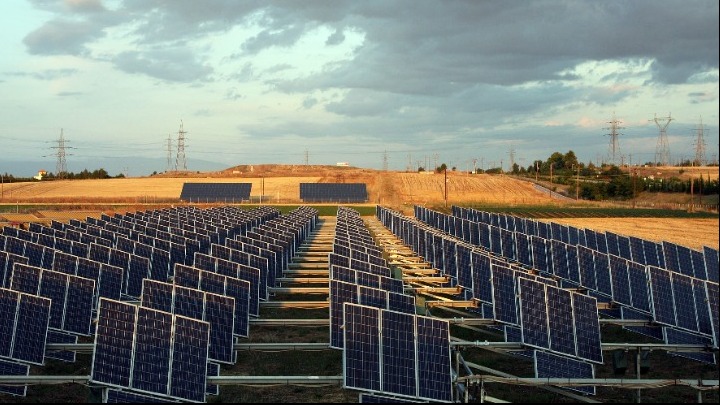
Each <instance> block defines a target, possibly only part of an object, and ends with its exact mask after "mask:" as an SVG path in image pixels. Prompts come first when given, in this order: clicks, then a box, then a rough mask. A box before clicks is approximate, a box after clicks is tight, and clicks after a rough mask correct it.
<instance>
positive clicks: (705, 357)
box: [663, 328, 716, 364]
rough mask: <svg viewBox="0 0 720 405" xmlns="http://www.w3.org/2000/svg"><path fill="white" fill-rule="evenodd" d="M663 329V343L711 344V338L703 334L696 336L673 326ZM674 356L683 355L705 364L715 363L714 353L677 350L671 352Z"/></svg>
mask: <svg viewBox="0 0 720 405" xmlns="http://www.w3.org/2000/svg"><path fill="white" fill-rule="evenodd" d="M663 329H664V331H665V343H667V344H690V345H705V346H710V345H712V339H710V338H708V337H705V336H698V335H696V334H693V333H689V332H685V331H682V330H678V329H673V328H663ZM672 354H673V355H675V356H681V357H685V358H688V359H691V360H695V361H699V362H702V363H707V364H716V359H715V354H714V353H690V352H677V353H672Z"/></svg>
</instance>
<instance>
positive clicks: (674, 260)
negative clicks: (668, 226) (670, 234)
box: [662, 241, 681, 273]
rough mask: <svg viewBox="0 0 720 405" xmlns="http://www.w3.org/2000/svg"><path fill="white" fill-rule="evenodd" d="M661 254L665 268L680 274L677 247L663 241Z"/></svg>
mask: <svg viewBox="0 0 720 405" xmlns="http://www.w3.org/2000/svg"><path fill="white" fill-rule="evenodd" d="M662 252H663V256H664V257H665V268H666V269H668V270H672V271H674V272H677V273H681V270H680V262H679V261H678V252H677V245H676V244H674V243H671V242H668V241H663V242H662Z"/></svg>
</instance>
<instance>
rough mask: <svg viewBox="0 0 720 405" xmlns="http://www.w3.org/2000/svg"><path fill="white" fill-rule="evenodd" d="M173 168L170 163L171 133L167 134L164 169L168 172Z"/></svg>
mask: <svg viewBox="0 0 720 405" xmlns="http://www.w3.org/2000/svg"><path fill="white" fill-rule="evenodd" d="M172 169H173V165H172V135H171V134H168V139H167V165H166V166H165V171H167V172H169V171H171V170H172Z"/></svg>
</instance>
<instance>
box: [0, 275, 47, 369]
mask: <svg viewBox="0 0 720 405" xmlns="http://www.w3.org/2000/svg"><path fill="white" fill-rule="evenodd" d="M49 321H50V300H49V299H48V298H44V297H38V296H35V295H30V294H25V293H21V292H17V291H12V290H8V289H5V288H0V357H4V358H8V359H14V360H19V361H22V362H27V363H32V364H38V365H42V364H43V358H44V356H45V343H46V336H47V328H48V324H49Z"/></svg>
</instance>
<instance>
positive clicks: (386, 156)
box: [382, 150, 388, 172]
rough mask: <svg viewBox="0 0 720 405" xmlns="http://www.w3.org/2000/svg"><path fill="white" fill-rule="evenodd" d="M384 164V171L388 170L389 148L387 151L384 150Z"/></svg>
mask: <svg viewBox="0 0 720 405" xmlns="http://www.w3.org/2000/svg"><path fill="white" fill-rule="evenodd" d="M382 165H383V171H384V172H386V171H388V154H387V150H386V151H385V152H383V163H382Z"/></svg>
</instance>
